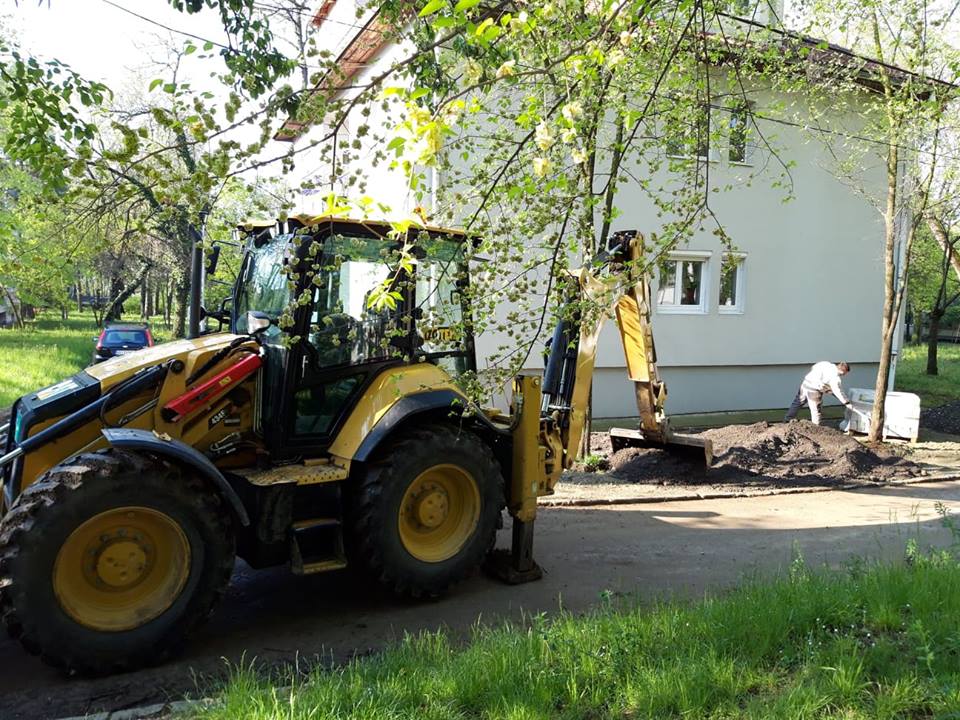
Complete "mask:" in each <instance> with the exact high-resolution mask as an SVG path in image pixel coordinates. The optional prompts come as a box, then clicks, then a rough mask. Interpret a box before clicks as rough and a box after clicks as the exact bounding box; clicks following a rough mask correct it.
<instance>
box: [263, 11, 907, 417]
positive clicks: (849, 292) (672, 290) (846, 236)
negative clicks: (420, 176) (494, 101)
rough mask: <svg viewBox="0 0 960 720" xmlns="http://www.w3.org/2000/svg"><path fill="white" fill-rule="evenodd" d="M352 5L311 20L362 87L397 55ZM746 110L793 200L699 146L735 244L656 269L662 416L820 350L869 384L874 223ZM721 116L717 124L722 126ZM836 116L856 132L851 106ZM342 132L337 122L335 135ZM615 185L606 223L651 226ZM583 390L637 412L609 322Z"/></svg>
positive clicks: (715, 245) (792, 383) (867, 211)
mask: <svg viewBox="0 0 960 720" xmlns="http://www.w3.org/2000/svg"><path fill="white" fill-rule="evenodd" d="M354 1H355V0H323V2H322V4H321V5H320V7H319V10H318V15H317V17H318V23H319V25H320V27H321V28H322V29H323V32H325V33H329V34H330V35H329V36H330V37H336V38H338V41H337V42H336V43H335V44H334V46H333V47H334V49H335V50H336V52H337V53H338V54H339V58H340V67H341V68H342V70H343V71H344V73H345V74H346V75H347V77H350V78H355V79H356V81H357V82H363V81H364V80H365V79H368V78H370V77H373V76H375V75H376V74H377V73H378V72H381V71H382V70H383V69H384V68H386V67H389V65H390V64H391V63H392V62H394V61H395V60H397V59H399V58H401V57H403V56H404V53H405V49H404V48H400V47H396V46H392V45H389V44H386V43H385V42H384V41H383V34H382V29H383V28H382V27H380V26H378V23H377V19H376V17H375V16H370V15H368V16H366V17H365V18H361V19H360V20H357V18H356V14H355V8H356V5H355V4H354ZM781 7H782V5H781ZM838 52H840V50H838ZM321 89H322V88H321ZM775 100H776V97H775V96H772V95H770V94H769V93H764V92H758V93H757V95H756V97H754V98H752V101H753V103H754V107H755V108H757V109H760V110H762V108H763V107H764V105H765V104H766V103H772V102H774V101H775ZM754 112H755V115H754V117H753V121H754V122H756V124H757V127H758V129H759V130H761V131H762V132H764V133H770V132H775V134H776V135H777V136H778V142H779V145H780V146H781V147H782V148H784V150H783V154H784V155H785V156H787V157H789V158H791V159H792V160H794V161H796V165H795V166H794V167H793V168H792V170H791V175H792V179H793V194H794V196H795V199H793V200H791V201H790V202H786V203H785V202H783V193H782V191H781V190H778V189H776V188H773V187H771V184H770V183H769V182H762V181H756V182H753V183H751V184H750V186H749V187H748V186H746V185H745V184H743V183H742V182H741V181H742V180H743V178H744V177H746V176H747V175H748V174H749V173H750V171H751V170H754V169H762V168H763V166H764V164H765V163H766V161H767V160H769V157H767V156H766V155H765V154H764V153H765V151H764V150H762V149H761V148H759V147H752V146H749V145H748V146H744V145H743V144H742V143H738V142H736V141H731V140H729V139H728V140H727V141H726V142H725V143H724V144H722V145H721V146H720V147H712V148H709V149H705V150H704V152H705V158H704V160H705V161H706V162H709V164H710V173H711V176H712V177H713V178H714V181H715V183H716V185H718V186H719V185H726V184H727V183H730V184H731V185H733V186H734V187H733V189H732V190H729V191H726V192H723V193H719V194H717V195H716V196H715V197H714V200H713V203H712V207H713V210H714V212H715V213H716V215H717V216H718V218H719V220H720V221H721V222H722V223H723V225H724V227H725V229H726V231H727V232H728V233H729V235H730V236H731V238H732V239H733V242H734V243H735V246H736V251H737V252H736V255H735V256H734V257H729V256H727V255H726V254H725V252H724V248H723V246H722V245H721V243H720V241H719V240H718V239H717V238H716V237H714V236H713V235H712V234H710V233H706V232H704V233H700V234H698V235H697V236H696V238H695V239H694V240H692V241H691V242H690V243H689V245H688V246H686V247H684V248H683V249H682V250H678V251H677V252H675V253H673V254H672V255H671V256H670V258H669V261H668V262H666V263H663V264H661V266H660V270H659V273H658V276H659V277H658V281H657V283H656V284H655V287H654V296H655V309H654V315H653V326H654V335H655V339H656V343H657V351H658V356H659V365H660V368H661V372H662V375H663V377H664V379H665V380H666V382H667V385H668V388H669V401H668V410H669V411H670V412H671V413H672V414H679V413H697V412H713V411H724V410H753V409H772V408H784V407H786V406H787V405H788V404H789V402H790V400H791V399H792V397H793V394H794V392H795V390H796V387H797V385H798V383H799V380H800V378H801V377H802V375H803V374H804V372H805V371H806V368H807V367H808V366H809V365H811V364H812V363H814V362H816V361H819V360H824V359H828V360H834V361H840V360H846V361H847V362H849V363H850V365H851V367H852V372H851V375H850V376H849V378H848V379H847V381H846V384H847V385H850V386H860V387H873V383H874V378H875V374H876V369H877V363H878V359H879V346H880V313H881V306H882V300H883V276H884V273H883V270H884V268H883V225H882V218H881V216H880V215H879V214H878V212H877V211H876V209H875V208H874V207H873V206H872V205H871V204H870V203H869V202H868V201H867V200H865V199H864V197H863V196H862V195H861V194H860V193H858V192H857V191H856V190H854V189H851V187H849V186H848V185H847V184H845V183H843V182H841V181H840V180H838V179H837V178H836V177H835V176H834V175H833V174H831V172H830V171H829V170H828V169H827V168H828V167H830V160H831V159H830V157H829V153H828V150H827V149H826V148H825V147H823V146H822V145H821V144H819V143H817V142H811V141H810V137H809V135H808V134H805V133H804V131H803V130H802V129H801V128H798V127H793V126H791V125H789V124H787V125H784V124H778V125H776V126H775V127H764V124H765V122H767V121H765V120H763V119H760V118H759V117H757V115H762V112H757V110H755V111H754ZM728 116H729V117H732V115H729V114H727V116H724V117H722V118H720V120H719V121H721V122H724V123H726V122H729V120H728ZM844 120H845V121H846V123H847V124H848V126H850V127H853V128H855V127H856V126H857V123H858V117H857V114H856V112H854V113H852V114H851V115H850V117H847V118H844ZM716 121H717V118H714V122H716ZM739 121H740V122H742V121H743V118H742V117H741V118H739ZM367 122H387V118H379V119H377V118H376V117H375V116H374V117H373V118H369V119H367ZM350 129H351V128H350V124H349V122H348V124H347V126H346V127H345V128H344V135H345V137H344V140H345V141H348V140H349V132H350ZM310 132H311V131H310V129H309V128H304V127H303V126H301V125H297V124H296V123H292V122H288V124H287V125H285V126H284V128H283V129H282V130H281V131H280V133H279V134H278V138H277V139H278V140H285V141H295V140H299V139H300V138H302V137H308V136H309V133H310ZM667 151H668V148H666V147H665V148H663V152H665V153H666V152H667ZM303 164H304V163H303V162H301V165H303ZM305 164H306V165H309V162H307V163H305ZM321 172H329V169H322V170H321ZM373 172H374V173H375V175H374V176H372V177H371V178H370V180H369V182H368V187H367V190H366V193H367V194H368V195H375V196H376V197H377V198H378V199H379V198H383V199H384V201H385V202H386V203H388V204H389V205H391V206H392V207H393V208H394V209H396V210H397V211H398V212H400V213H401V214H409V212H410V211H411V210H412V209H413V208H412V205H413V204H414V201H413V199H412V198H411V197H409V195H408V193H407V191H406V189H405V187H406V185H405V182H404V178H403V177H402V176H401V175H399V173H392V172H391V171H389V170H387V169H384V168H380V169H375V170H373ZM659 172H662V173H668V172H669V171H668V170H665V169H664V170H660V171H659ZM864 173H865V175H864V177H863V178H861V185H863V184H864V183H865V184H866V186H867V187H870V186H874V187H876V188H877V190H878V191H880V190H882V188H883V187H884V186H885V182H886V178H885V174H884V169H883V167H881V166H879V164H878V166H877V167H874V168H866V169H865V170H864ZM331 181H332V183H333V185H332V187H333V189H335V190H336V191H338V192H343V193H346V192H349V190H347V189H345V188H340V187H337V186H336V178H335V177H334V178H332V179H331ZM434 182H435V183H436V184H437V185H442V183H443V182H444V178H443V177H438V176H434ZM874 183H875V185H873V184H874ZM620 192H621V196H620V197H624V196H625V195H626V197H627V198H628V200H627V201H618V204H619V205H620V206H621V208H622V209H623V214H622V215H621V216H620V217H619V218H618V219H617V221H616V226H615V229H636V230H641V231H650V230H651V229H656V227H658V225H659V223H660V222H662V221H660V220H657V216H656V212H655V208H654V207H653V205H652V203H651V202H650V201H648V200H646V199H645V196H644V195H643V193H641V192H640V191H639V189H637V188H633V189H631V188H629V187H624V188H623V189H621V191H620ZM631 192H632V193H634V195H629V193H631ZM318 197H319V196H305V197H304V198H303V209H304V210H305V211H307V212H312V211H317V212H319V211H320V210H321V208H320V207H319V206H314V205H315V204H316V199H317V198H318ZM901 334H902V333H901ZM496 344H497V339H496V338H489V337H484V336H481V337H480V338H478V343H477V348H478V356H479V357H478V362H479V364H480V366H481V367H483V365H484V362H485V358H486V357H487V356H488V355H489V354H490V352H491V351H492V349H493V347H494V346H495V345H496ZM897 347H899V341H898V343H897ZM540 361H541V358H540V357H539V353H531V358H530V363H531V367H532V368H535V367H538V366H539V365H538V363H540ZM894 370H895V366H894ZM891 382H892V377H891ZM593 393H594V394H593V405H594V416H595V417H620V416H630V415H634V414H636V410H635V406H634V399H633V393H632V389H631V386H630V382H629V381H628V379H627V376H626V372H625V362H624V358H623V353H622V350H621V349H620V343H619V338H618V336H617V332H616V329H615V328H614V327H613V326H612V324H610V325H609V326H608V327H607V328H606V329H605V330H604V332H603V334H602V336H601V341H600V347H599V354H598V361H597V371H596V375H595V380H594V391H593Z"/></svg>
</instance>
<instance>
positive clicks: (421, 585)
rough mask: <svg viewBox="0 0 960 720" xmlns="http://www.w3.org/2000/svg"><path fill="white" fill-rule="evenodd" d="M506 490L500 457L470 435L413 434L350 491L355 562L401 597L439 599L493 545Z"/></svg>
mask: <svg viewBox="0 0 960 720" xmlns="http://www.w3.org/2000/svg"><path fill="white" fill-rule="evenodd" d="M503 485H504V483H503V476H502V475H501V473H500V466H499V464H498V463H497V461H496V458H494V456H493V453H492V452H491V450H490V448H489V447H488V446H487V445H486V444H485V443H484V442H483V441H482V440H481V439H480V438H479V437H477V436H476V435H475V434H473V433H472V432H470V431H468V430H464V429H460V428H452V427H449V426H446V425H428V426H425V427H421V428H419V429H415V430H408V431H406V432H404V433H403V434H401V435H400V436H399V437H397V438H396V439H394V440H393V441H391V442H390V443H389V445H388V446H387V447H386V448H385V449H384V450H383V451H382V452H380V453H379V454H378V457H377V459H376V460H375V461H374V462H373V463H371V464H370V466H368V467H367V468H366V471H365V473H364V475H363V477H362V478H361V480H360V483H359V486H358V487H357V488H356V489H355V492H354V493H353V496H352V498H351V506H350V515H351V517H350V523H349V524H350V533H349V538H350V540H351V543H350V551H351V557H352V559H353V560H354V561H356V562H358V563H359V564H360V565H362V566H363V567H364V568H365V569H366V570H367V571H368V572H369V573H370V574H372V575H373V577H374V578H376V579H377V580H378V581H379V582H380V583H381V584H382V585H384V586H386V587H387V588H388V589H389V590H391V591H393V592H395V593H397V594H400V595H408V596H411V597H423V596H427V597H432V596H437V595H439V594H441V593H443V592H444V591H445V590H446V589H447V587H448V586H449V585H451V584H452V583H455V582H457V581H459V580H461V579H463V578H464V577H466V576H467V575H469V574H470V573H472V572H473V571H474V570H476V568H477V567H479V565H480V563H481V562H482V561H483V558H484V557H485V556H486V554H487V553H488V552H489V551H490V549H491V548H492V547H493V543H494V540H495V539H496V532H497V527H498V525H499V521H500V510H501V509H502V508H503V506H504V499H503V497H504V496H503Z"/></svg>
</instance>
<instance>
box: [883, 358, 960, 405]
mask: <svg viewBox="0 0 960 720" xmlns="http://www.w3.org/2000/svg"><path fill="white" fill-rule="evenodd" d="M937 358H938V363H937V365H938V369H939V371H940V374H939V375H927V374H926V370H927V346H926V345H908V346H907V347H905V348H903V350H902V351H901V353H900V359H899V360H898V362H897V381H896V389H897V390H904V391H906V392H912V393H916V394H917V395H919V396H920V405H921V407H925V408H929V407H936V406H937V405H943V404H944V403H948V402H952V401H953V400H957V399H960V345H956V344H948V343H941V344H940V348H939V350H938V351H937Z"/></svg>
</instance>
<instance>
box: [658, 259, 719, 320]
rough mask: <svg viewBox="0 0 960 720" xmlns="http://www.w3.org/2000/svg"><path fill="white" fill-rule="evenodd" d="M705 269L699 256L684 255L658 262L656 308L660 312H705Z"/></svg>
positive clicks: (705, 262)
mask: <svg viewBox="0 0 960 720" xmlns="http://www.w3.org/2000/svg"><path fill="white" fill-rule="evenodd" d="M706 266H707V258H706V257H705V256H703V255H691V254H687V253H684V254H682V255H680V254H678V255H675V256H671V257H670V258H668V259H666V260H662V261H661V262H660V263H659V265H658V276H659V285H658V288H657V307H658V308H659V309H660V310H661V311H663V312H676V313H703V312H706V311H707V305H706V297H707V288H706V278H707V275H706Z"/></svg>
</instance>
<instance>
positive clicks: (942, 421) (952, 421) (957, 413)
mask: <svg viewBox="0 0 960 720" xmlns="http://www.w3.org/2000/svg"><path fill="white" fill-rule="evenodd" d="M920 425H921V427H925V428H930V429H931V430H935V431H937V432H942V433H949V434H951V435H960V400H954V401H953V402H950V403H947V404H946V405H941V406H940V407H935V408H928V409H926V410H921V411H920Z"/></svg>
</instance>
